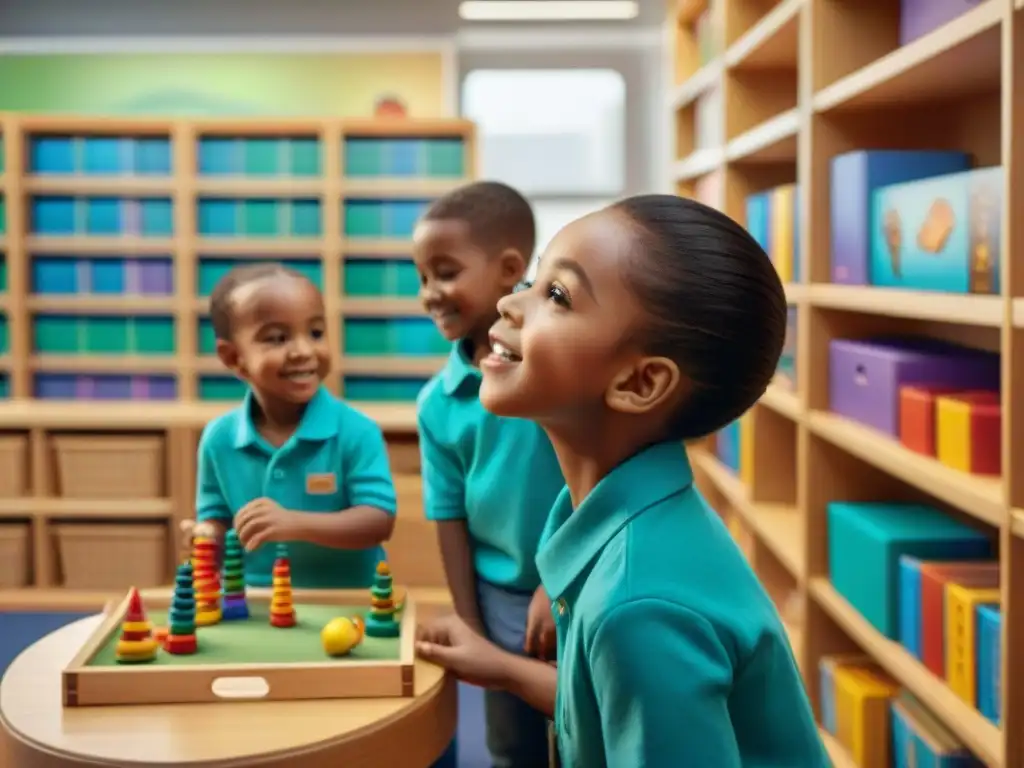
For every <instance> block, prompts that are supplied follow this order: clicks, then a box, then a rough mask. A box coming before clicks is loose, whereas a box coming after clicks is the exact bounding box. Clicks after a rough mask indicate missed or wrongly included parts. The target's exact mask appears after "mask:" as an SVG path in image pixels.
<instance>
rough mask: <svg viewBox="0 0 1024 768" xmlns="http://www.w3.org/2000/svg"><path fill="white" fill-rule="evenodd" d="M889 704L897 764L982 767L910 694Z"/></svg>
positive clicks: (920, 767) (905, 766) (898, 767)
mask: <svg viewBox="0 0 1024 768" xmlns="http://www.w3.org/2000/svg"><path fill="white" fill-rule="evenodd" d="M889 708H890V713H891V715H892V758H893V760H892V762H893V766H895V768H924V766H928V767H929V768H983V766H984V764H983V763H981V762H980V761H979V760H978V759H977V758H976V757H974V756H973V755H972V754H971V753H970V751H969V750H968V749H967V747H965V746H964V745H963V743H961V742H960V740H959V739H957V738H956V736H954V735H953V733H952V732H951V731H950V730H949V729H948V728H946V726H945V725H943V724H942V723H941V722H939V720H938V719H937V718H936V717H935V716H934V715H933V714H932V713H931V712H929V711H928V710H927V709H925V707H924V706H923V705H922V704H920V703H919V702H918V701H917V700H916V699H914V698H913V697H911V696H910V695H909V694H905V693H904V694H901V695H900V696H899V697H898V698H896V699H894V700H893V702H892V703H891V704H890V705H889Z"/></svg>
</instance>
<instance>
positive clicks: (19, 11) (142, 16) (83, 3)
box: [0, 0, 665, 37]
mask: <svg viewBox="0 0 1024 768" xmlns="http://www.w3.org/2000/svg"><path fill="white" fill-rule="evenodd" d="M639 2H640V16H639V17H638V18H637V19H634V20H631V21H616V22H590V23H586V24H582V23H580V22H571V24H572V26H573V28H580V27H588V28H594V29H617V30H623V29H637V28H652V27H656V26H659V25H660V24H661V23H662V21H663V18H664V13H665V11H664V8H665V3H664V0H639ZM458 6H459V0H170V1H169V0H0V36H42V35H58V36H79V35H89V36H103V37H110V36H170V35H187V36H203V35H217V36H234V35H271V34H273V35H304V34H310V35H321V36H323V35H345V36H349V35H378V36H383V35H416V34H422V35H440V34H452V33H455V32H456V31H458V30H460V29H463V30H464V29H468V28H474V27H475V26H476V25H473V24H471V23H468V22H464V21H462V20H461V19H460V18H459V16H458ZM520 26H521V25H520ZM546 26H548V27H552V26H555V25H554V24H552V23H550V22H549V23H548V24H547V25H546ZM488 28H491V29H495V28H500V25H495V24H493V23H492V24H489V25H488Z"/></svg>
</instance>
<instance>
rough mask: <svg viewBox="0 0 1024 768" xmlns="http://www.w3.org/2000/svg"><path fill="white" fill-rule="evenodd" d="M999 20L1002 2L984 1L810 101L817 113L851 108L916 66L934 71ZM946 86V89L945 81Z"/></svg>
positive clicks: (839, 81) (821, 91) (1001, 15)
mask: <svg viewBox="0 0 1024 768" xmlns="http://www.w3.org/2000/svg"><path fill="white" fill-rule="evenodd" d="M1002 20H1003V4H1002V2H999V0H986V1H985V2H984V3H982V4H981V5H979V6H977V7H976V8H972V9H971V10H968V11H965V12H964V13H963V14H961V15H960V16H958V17H957V18H956V19H955V20H953V21H951V22H949V23H948V24H946V25H944V26H942V27H939V28H938V29H936V30H934V31H932V32H930V33H928V34H927V35H924V36H923V37H921V38H919V39H917V40H914V41H913V42H911V43H908V44H907V45H904V46H901V47H900V48H897V49H896V50H894V51H893V52H892V53H890V54H888V55H886V56H883V57H881V58H880V59H877V60H876V61H873V62H871V63H870V64H868V65H867V66H865V67H862V68H861V69H859V70H857V71H856V72H853V73H851V74H849V75H847V76H846V77H843V78H841V79H839V80H838V81H836V82H834V83H832V84H831V85H828V86H826V87H825V88H822V89H821V90H820V91H818V92H817V93H816V94H814V96H813V98H812V105H813V108H814V110H815V111H816V112H827V111H830V110H833V109H837V108H840V107H845V106H853V105H854V104H855V103H856V102H857V101H860V100H862V97H865V96H867V95H869V94H871V93H872V92H873V91H881V90H882V89H883V88H886V87H891V86H892V85H893V83H895V81H897V80H898V79H901V78H903V77H904V76H907V75H910V74H911V73H912V72H913V71H914V70H915V69H917V68H918V67H924V66H929V67H932V68H936V67H938V66H939V65H940V57H942V56H943V54H945V53H947V52H950V51H954V50H955V49H956V48H958V47H959V46H961V45H964V44H966V43H969V42H971V41H972V39H974V38H976V37H978V36H980V35H982V34H984V33H985V32H987V31H989V30H991V29H993V28H995V27H997V26H998V25H999V24H1000V23H1001V22H1002ZM996 55H997V56H998V51H997V52H996ZM997 71H998V70H997ZM940 80H941V79H940ZM945 85H946V86H947V87H948V86H949V82H948V78H947V79H946V82H945ZM886 95H890V94H886ZM893 95H895V94H893Z"/></svg>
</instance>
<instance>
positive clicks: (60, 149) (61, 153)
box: [29, 136, 77, 174]
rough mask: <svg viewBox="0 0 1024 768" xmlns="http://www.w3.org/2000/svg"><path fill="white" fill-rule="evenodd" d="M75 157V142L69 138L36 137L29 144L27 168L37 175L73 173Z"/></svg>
mask: <svg viewBox="0 0 1024 768" xmlns="http://www.w3.org/2000/svg"><path fill="white" fill-rule="evenodd" d="M76 155H77V152H76V142H75V140H74V139H73V138H71V137H70V136H36V137H33V138H32V140H31V142H30V144H29V168H30V169H31V171H32V173H39V174H44V173H49V174H69V173H74V172H75V170H76V162H75V161H76V159H77V158H76Z"/></svg>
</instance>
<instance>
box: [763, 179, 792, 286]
mask: <svg viewBox="0 0 1024 768" xmlns="http://www.w3.org/2000/svg"><path fill="white" fill-rule="evenodd" d="M794 192H795V187H794V186H793V185H792V184H786V185H783V186H781V187H776V188H775V189H774V190H772V200H771V225H770V226H771V235H770V236H769V237H768V242H769V244H770V246H771V253H769V254H768V255H769V256H771V258H772V261H773V262H774V263H775V269H776V271H778V273H779V279H780V280H782V282H784V283H791V282H793V224H794V222H795V218H794V216H793V213H794V212H793V205H794Z"/></svg>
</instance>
